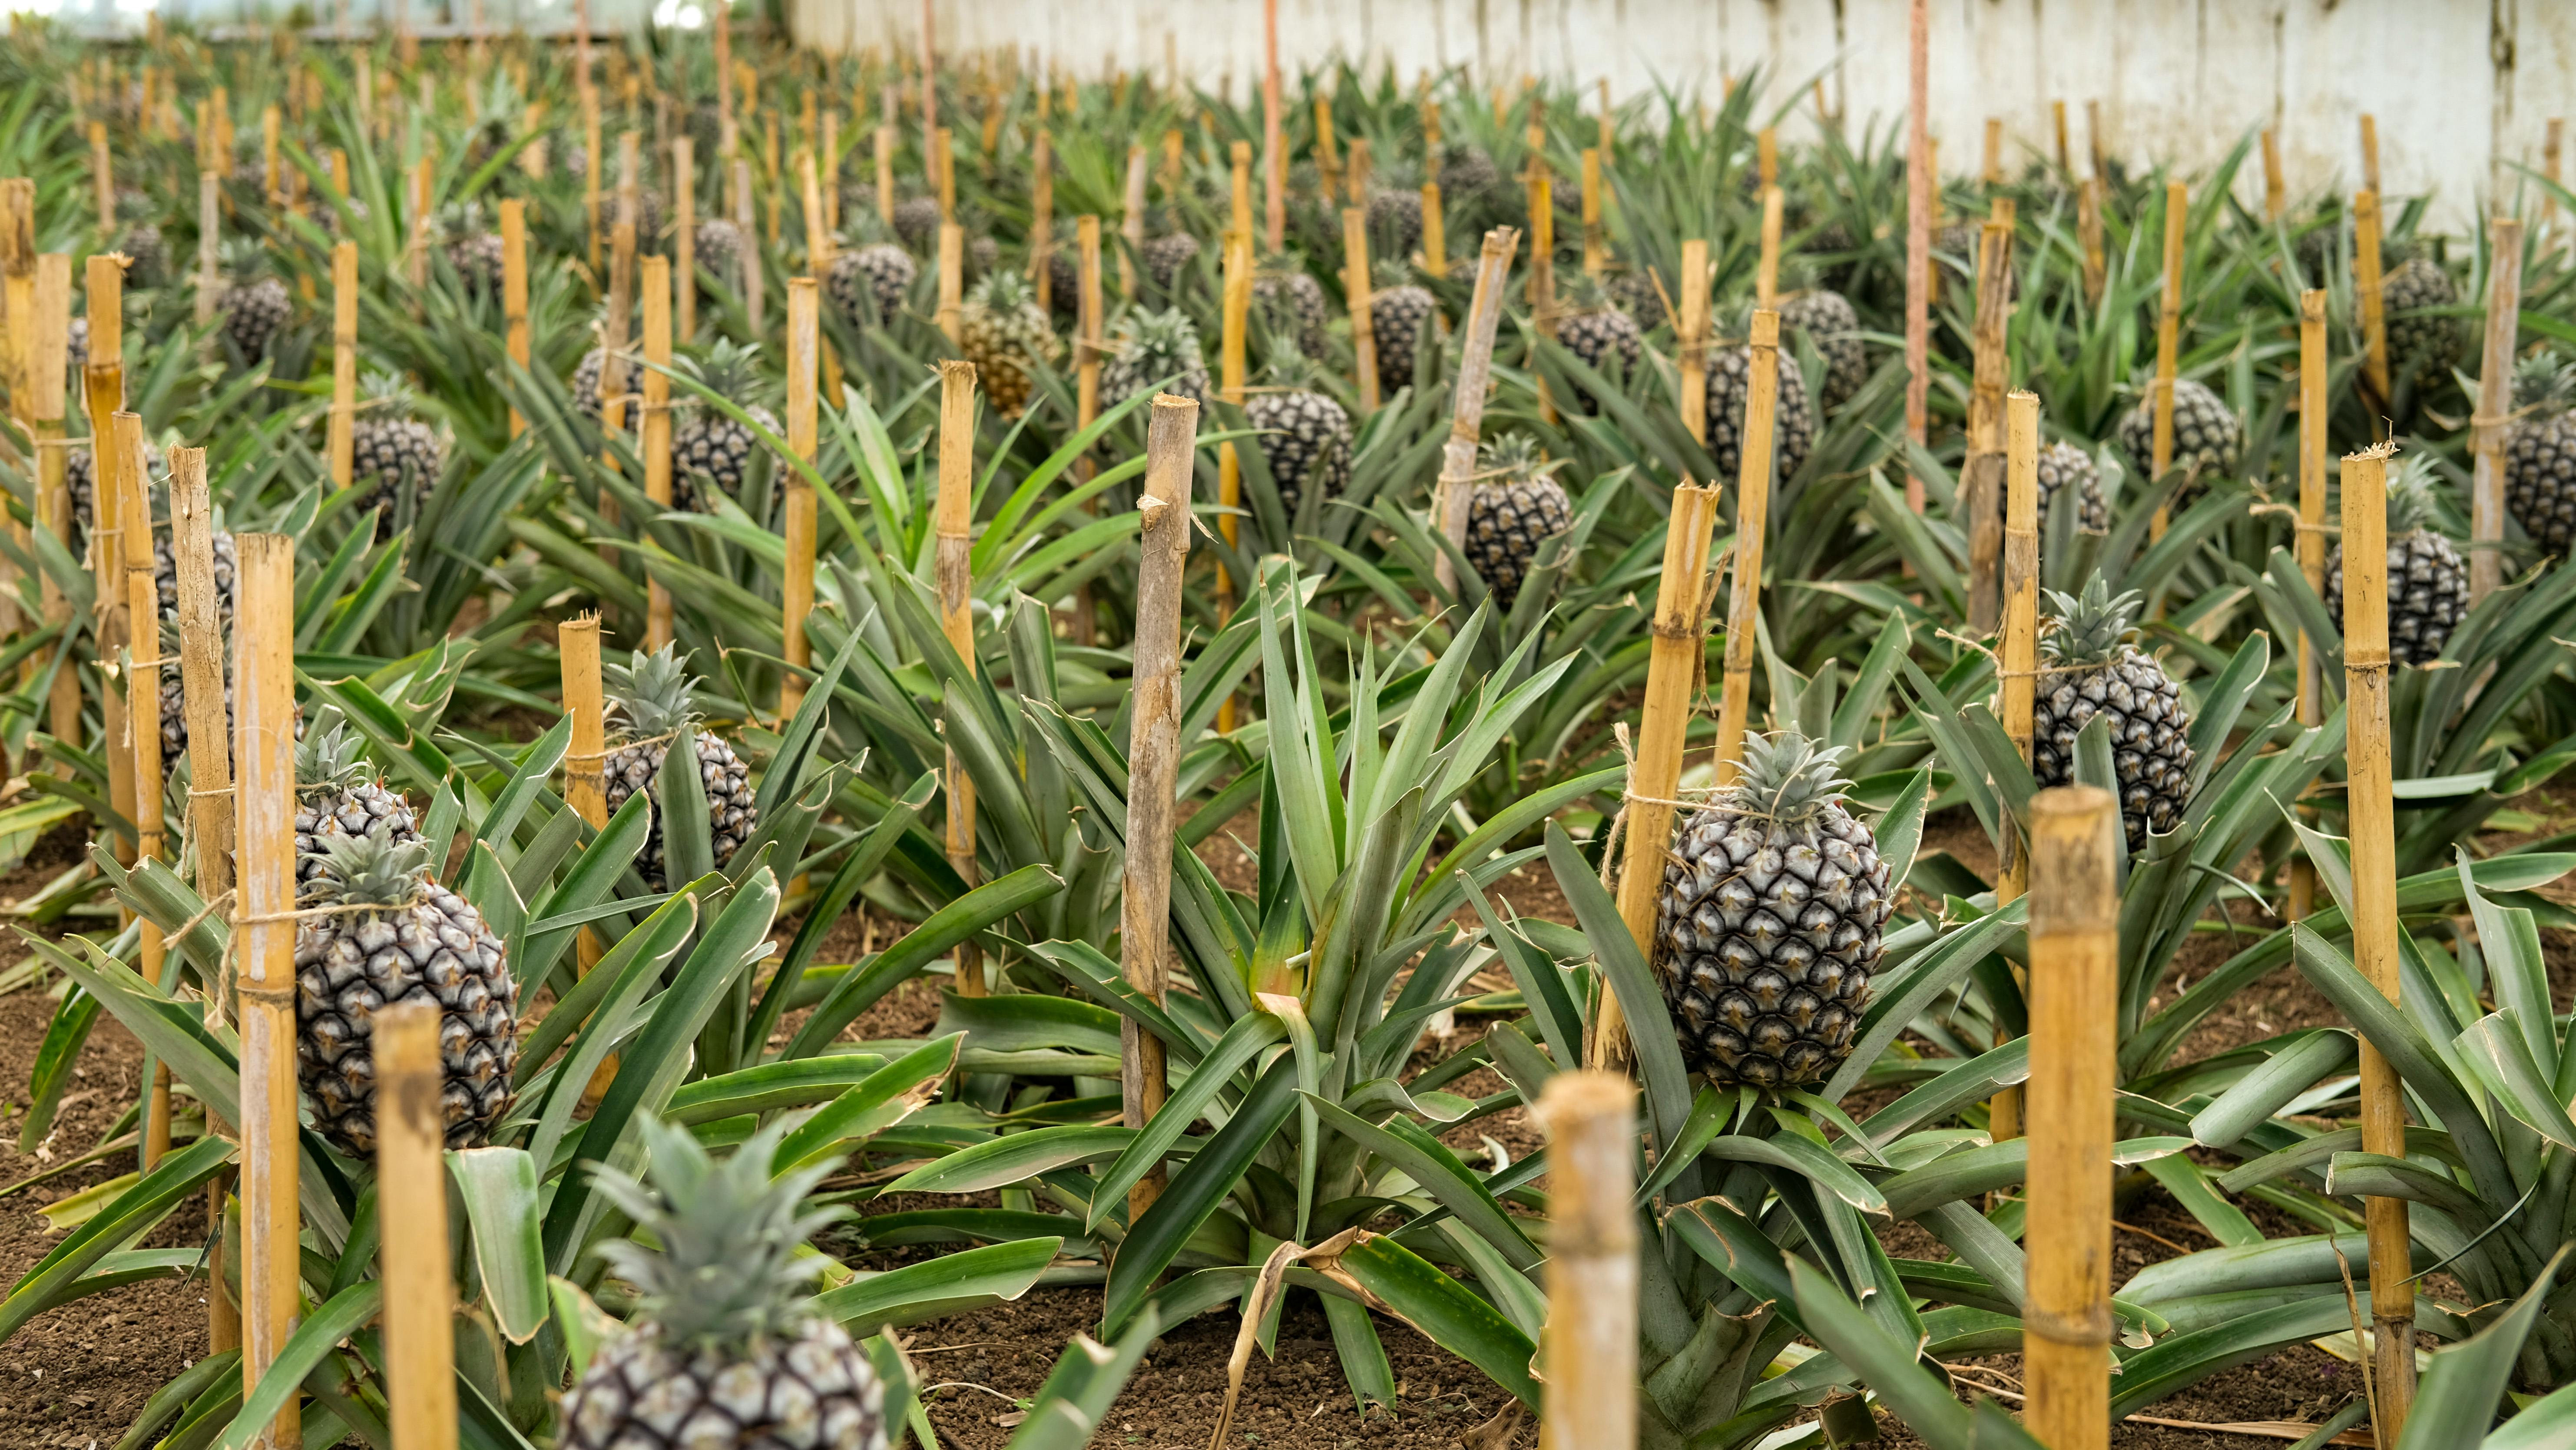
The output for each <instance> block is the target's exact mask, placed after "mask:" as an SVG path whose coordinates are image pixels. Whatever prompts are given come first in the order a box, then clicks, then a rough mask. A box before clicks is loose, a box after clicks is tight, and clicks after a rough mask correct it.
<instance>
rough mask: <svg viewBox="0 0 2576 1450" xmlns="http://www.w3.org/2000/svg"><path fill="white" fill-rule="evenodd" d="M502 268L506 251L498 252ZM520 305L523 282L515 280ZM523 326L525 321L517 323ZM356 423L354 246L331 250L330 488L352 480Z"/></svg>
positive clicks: (355, 267)
mask: <svg viewBox="0 0 2576 1450" xmlns="http://www.w3.org/2000/svg"><path fill="white" fill-rule="evenodd" d="M502 260H503V265H504V266H505V267H506V266H507V265H508V260H509V248H508V246H507V245H506V243H505V244H504V246H503V248H502ZM519 283H520V288H521V293H522V297H521V301H522V305H523V306H524V304H525V289H526V286H527V278H526V276H525V275H522V276H521V277H520V279H519ZM520 325H521V326H522V327H525V326H526V319H525V318H522V319H520ZM357 421H358V244H357V243H356V242H348V241H344V242H341V243H339V244H337V245H335V246H334V247H332V248H331V421H330V450H331V486H332V487H333V488H335V489H341V488H347V487H348V486H349V484H350V482H351V480H352V479H353V478H354V477H355V476H356V469H357V451H356V450H357V442H356V434H357Z"/></svg>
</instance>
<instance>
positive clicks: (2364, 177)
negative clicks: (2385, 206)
mask: <svg viewBox="0 0 2576 1450" xmlns="http://www.w3.org/2000/svg"><path fill="white" fill-rule="evenodd" d="M2361 184H2362V185H2363V186H2365V187H2367V188H2369V190H2370V194H2371V195H2373V196H2377V195H2379V118H2378V117H2377V116H2374V115H2372V114H2371V113H2369V112H2368V111H2364V112H2362V113H2361Z"/></svg>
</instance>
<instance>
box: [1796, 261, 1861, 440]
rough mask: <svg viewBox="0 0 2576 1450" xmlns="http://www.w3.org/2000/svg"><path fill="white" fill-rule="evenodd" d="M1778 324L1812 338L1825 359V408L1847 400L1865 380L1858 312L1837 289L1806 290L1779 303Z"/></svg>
mask: <svg viewBox="0 0 2576 1450" xmlns="http://www.w3.org/2000/svg"><path fill="white" fill-rule="evenodd" d="M1780 323H1781V325H1782V326H1784V327H1794V328H1796V329H1798V330H1799V331H1801V332H1804V333H1805V334H1807V336H1808V337H1810V338H1812V339H1814V341H1815V344H1816V351H1817V352H1818V353H1819V354H1820V355H1822V356H1823V358H1824V360H1825V387H1824V392H1825V396H1824V405H1825V411H1827V412H1832V411H1833V410H1834V409H1836V408H1839V407H1841V406H1842V405H1843V404H1845V403H1847V402H1849V401H1851V396H1852V394H1854V393H1857V392H1859V391H1860V385H1861V384H1863V383H1865V382H1868V381H1869V350H1868V349H1867V348H1865V347H1863V346H1862V345H1861V339H1860V314H1859V313H1858V312H1856V311H1854V310H1852V305H1851V301H1850V299H1848V298H1846V297H1844V296H1843V294H1841V293H1840V292H1825V291H1816V292H1806V293H1801V294H1800V295H1798V296H1796V297H1792V298H1790V299H1789V300H1788V301H1786V302H1783V303H1781V304H1780Z"/></svg>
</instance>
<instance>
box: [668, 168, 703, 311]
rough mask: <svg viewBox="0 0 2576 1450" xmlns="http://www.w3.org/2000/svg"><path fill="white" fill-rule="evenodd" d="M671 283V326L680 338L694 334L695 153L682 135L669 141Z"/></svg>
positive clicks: (696, 180) (696, 178)
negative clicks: (673, 317)
mask: <svg viewBox="0 0 2576 1450" xmlns="http://www.w3.org/2000/svg"><path fill="white" fill-rule="evenodd" d="M671 205H672V208H673V210H672V223H671V260H672V282H673V284H674V285H675V286H676V287H677V288H678V295H677V296H676V297H675V298H674V299H673V301H674V303H675V305H676V306H677V307H678V309H679V310H678V312H677V314H676V321H675V323H674V325H675V326H676V327H677V328H678V334H679V336H680V337H682V338H684V339H685V338H694V337H696V336H697V335H698V153H697V143H696V142H694V141H692V140H690V139H689V138H688V137H686V136H674V137H672V138H671Z"/></svg>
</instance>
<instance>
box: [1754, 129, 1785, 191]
mask: <svg viewBox="0 0 2576 1450" xmlns="http://www.w3.org/2000/svg"><path fill="white" fill-rule="evenodd" d="M1779 184H1780V132H1779V131H1778V130H1777V129H1776V128H1774V127H1770V126H1765V127H1763V128H1762V129H1761V130H1759V131H1756V132H1754V133H1753V189H1754V190H1755V191H1769V190H1770V189H1771V188H1772V187H1775V186H1777V185H1779Z"/></svg>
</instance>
